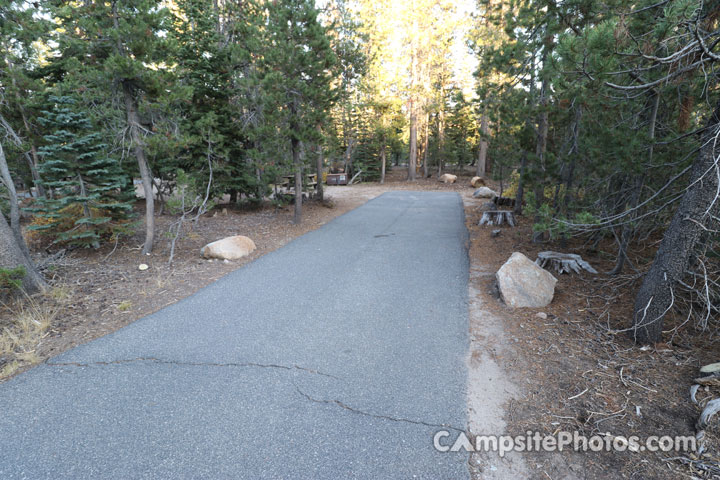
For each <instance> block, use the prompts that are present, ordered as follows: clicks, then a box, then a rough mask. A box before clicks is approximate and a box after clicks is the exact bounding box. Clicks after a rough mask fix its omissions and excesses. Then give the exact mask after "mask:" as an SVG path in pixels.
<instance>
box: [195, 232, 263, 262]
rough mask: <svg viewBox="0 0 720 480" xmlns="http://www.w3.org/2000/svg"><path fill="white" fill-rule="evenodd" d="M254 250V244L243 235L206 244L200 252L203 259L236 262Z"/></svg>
mask: <svg viewBox="0 0 720 480" xmlns="http://www.w3.org/2000/svg"><path fill="white" fill-rule="evenodd" d="M254 250H255V242H253V241H252V240H251V239H249V238H248V237H245V236H243V235H236V236H234V237H227V238H223V239H222V240H218V241H216V242H212V243H208V244H207V245H205V246H204V247H203V248H202V249H201V250H200V255H202V256H203V258H217V259H218V260H237V259H239V258H242V257H244V256H246V255H249V254H250V253H252V252H253V251H254Z"/></svg>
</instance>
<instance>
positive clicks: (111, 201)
mask: <svg viewBox="0 0 720 480" xmlns="http://www.w3.org/2000/svg"><path fill="white" fill-rule="evenodd" d="M49 100H50V102H52V103H53V106H52V108H51V109H50V110H47V111H45V112H43V116H42V117H41V118H40V124H41V125H42V126H43V128H45V129H46V130H47V131H49V132H51V133H49V134H47V135H45V137H44V140H45V143H46V144H45V145H44V146H43V147H41V148H40V149H39V151H38V153H39V154H40V156H41V157H42V159H43V161H42V165H41V167H40V173H41V175H42V177H43V182H44V186H45V188H47V189H48V190H50V191H52V197H50V198H47V199H41V200H40V201H39V202H38V204H37V205H36V207H35V208H34V209H33V211H34V212H35V214H36V216H37V217H39V218H40V219H42V220H41V221H39V222H37V223H36V225H35V227H34V228H35V229H36V230H39V231H41V232H45V233H49V234H52V235H53V236H54V239H55V240H54V242H55V243H67V244H70V245H82V246H93V247H94V248H98V247H99V245H100V240H101V238H102V237H105V236H109V235H112V234H116V233H118V232H119V230H120V229H124V228H126V227H127V220H128V218H129V216H130V213H131V211H132V204H131V203H130V202H131V199H132V194H133V193H134V192H126V191H123V189H124V188H125V187H126V186H127V185H128V178H127V176H126V175H124V173H123V171H122V169H121V168H120V165H119V164H118V162H117V160H116V159H113V158H110V157H109V156H108V154H107V145H105V144H103V143H102V140H101V135H100V134H99V133H98V132H97V131H95V130H94V129H93V127H92V125H91V123H90V120H89V119H88V117H87V114H86V113H84V112H82V111H78V110H77V104H76V102H75V101H74V100H73V99H72V98H71V97H67V96H63V97H55V96H51V97H50V99H49Z"/></svg>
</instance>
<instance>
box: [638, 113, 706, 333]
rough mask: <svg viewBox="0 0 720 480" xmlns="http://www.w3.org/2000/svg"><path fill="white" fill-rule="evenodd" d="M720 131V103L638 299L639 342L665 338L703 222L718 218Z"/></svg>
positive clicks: (704, 136)
mask: <svg viewBox="0 0 720 480" xmlns="http://www.w3.org/2000/svg"><path fill="white" fill-rule="evenodd" d="M719 129H720V102H718V104H717V105H716V107H715V111H714V112H713V114H712V116H711V117H710V119H709V120H708V123H707V128H706V130H705V132H704V133H703V135H702V140H701V145H702V147H701V148H700V151H699V153H698V156H697V158H696V160H695V162H694V164H693V166H692V169H691V174H690V184H689V186H688V188H687V189H686V190H685V193H684V195H683V197H682V199H681V200H680V204H679V206H678V209H677V211H676V212H675V214H674V215H673V218H672V221H671V222H670V226H669V227H668V229H667V230H666V231H665V236H664V237H663V240H662V242H661V243H660V248H659V249H658V251H657V254H656V256H655V261H654V262H653V264H652V266H651V267H650V270H649V271H648V273H647V274H646V275H645V278H644V279H643V283H642V286H641V287H640V290H639V291H638V293H637V296H636V297H635V313H634V315H633V323H632V330H631V333H632V335H633V337H634V339H635V341H636V342H639V343H654V342H658V341H660V340H661V338H662V328H663V318H664V317H665V315H666V314H667V313H668V312H669V311H670V309H671V308H672V306H673V304H674V301H675V300H674V299H675V294H674V292H673V289H674V288H675V286H676V285H677V282H678V281H680V280H681V279H682V278H683V276H684V275H685V272H686V270H687V268H688V266H689V264H690V261H691V259H692V257H693V253H694V252H693V251H694V249H695V247H696V246H697V244H698V241H699V240H700V239H701V237H702V236H703V234H704V233H705V231H706V228H707V227H706V226H705V225H703V223H705V222H707V221H710V220H712V219H711V216H712V215H717V211H718V205H717V203H718V201H719V200H720V199H718V198H717V188H718V178H717V164H716V160H715V159H716V158H717V156H718V153H719V152H716V151H715V143H714V140H713V139H714V137H715V136H716V135H717V134H718V130H719Z"/></svg>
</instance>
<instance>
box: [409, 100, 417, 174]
mask: <svg viewBox="0 0 720 480" xmlns="http://www.w3.org/2000/svg"><path fill="white" fill-rule="evenodd" d="M414 103H415V102H414V101H413V100H410V158H409V159H408V180H410V181H414V180H415V178H416V177H415V173H416V167H417V114H416V113H415V105H414Z"/></svg>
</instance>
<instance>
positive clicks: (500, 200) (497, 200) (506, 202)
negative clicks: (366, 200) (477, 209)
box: [492, 197, 515, 207]
mask: <svg viewBox="0 0 720 480" xmlns="http://www.w3.org/2000/svg"><path fill="white" fill-rule="evenodd" d="M492 201H493V203H494V204H495V205H497V206H498V207H514V206H515V199H514V198H508V197H494V198H493V200H492Z"/></svg>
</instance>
